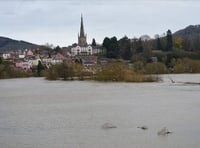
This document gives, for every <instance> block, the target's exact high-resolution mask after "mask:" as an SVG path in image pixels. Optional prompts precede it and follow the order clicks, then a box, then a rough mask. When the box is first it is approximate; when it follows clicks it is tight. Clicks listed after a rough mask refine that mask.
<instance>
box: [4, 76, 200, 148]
mask: <svg viewBox="0 0 200 148" xmlns="http://www.w3.org/2000/svg"><path fill="white" fill-rule="evenodd" d="M162 77H163V82H156V83H101V82H92V81H91V82H90V81H47V80H44V79H43V78H25V79H9V80H0V147H1V148H197V147H199V146H200V141H199V140H200V139H199V138H200V85H195V84H185V83H184V82H195V83H196V82H197V83H200V74H195V75H189V74H181V75H162ZM171 80H173V81H174V82H175V83H172V82H171ZM105 123H110V124H113V125H114V126H116V128H110V129H103V128H102V125H104V124H105ZM138 126H147V127H148V129H147V130H142V129H140V128H137V127H138ZM163 127H167V129H168V130H169V131H171V132H172V133H171V134H167V135H158V134H157V133H158V131H159V130H160V129H162V128H163Z"/></svg>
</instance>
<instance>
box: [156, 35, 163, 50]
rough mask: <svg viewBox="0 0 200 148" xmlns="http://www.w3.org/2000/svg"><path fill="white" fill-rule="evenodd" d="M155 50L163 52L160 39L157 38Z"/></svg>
mask: <svg viewBox="0 0 200 148" xmlns="http://www.w3.org/2000/svg"><path fill="white" fill-rule="evenodd" d="M156 49H157V50H163V48H162V44H161V41H160V37H158V38H157V39H156Z"/></svg>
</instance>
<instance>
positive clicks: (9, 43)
mask: <svg viewBox="0 0 200 148" xmlns="http://www.w3.org/2000/svg"><path fill="white" fill-rule="evenodd" d="M37 47H38V45H36V44H32V43H29V42H25V41H18V40H13V39H10V38H6V37H0V51H1V52H2V51H16V50H19V49H36V48H37Z"/></svg>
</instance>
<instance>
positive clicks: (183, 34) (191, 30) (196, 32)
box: [173, 25, 200, 39]
mask: <svg viewBox="0 0 200 148" xmlns="http://www.w3.org/2000/svg"><path fill="white" fill-rule="evenodd" d="M173 36H174V37H180V38H189V39H195V38H197V37H198V38H199V37H200V25H190V26H188V27H186V28H185V29H182V30H179V31H177V32H175V33H174V35H173Z"/></svg>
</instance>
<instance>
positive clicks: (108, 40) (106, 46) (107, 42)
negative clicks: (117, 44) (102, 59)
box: [103, 37, 110, 50]
mask: <svg viewBox="0 0 200 148" xmlns="http://www.w3.org/2000/svg"><path fill="white" fill-rule="evenodd" d="M109 46H110V38H108V37H105V38H104V40H103V47H104V48H106V50H107V49H108V48H109Z"/></svg>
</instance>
